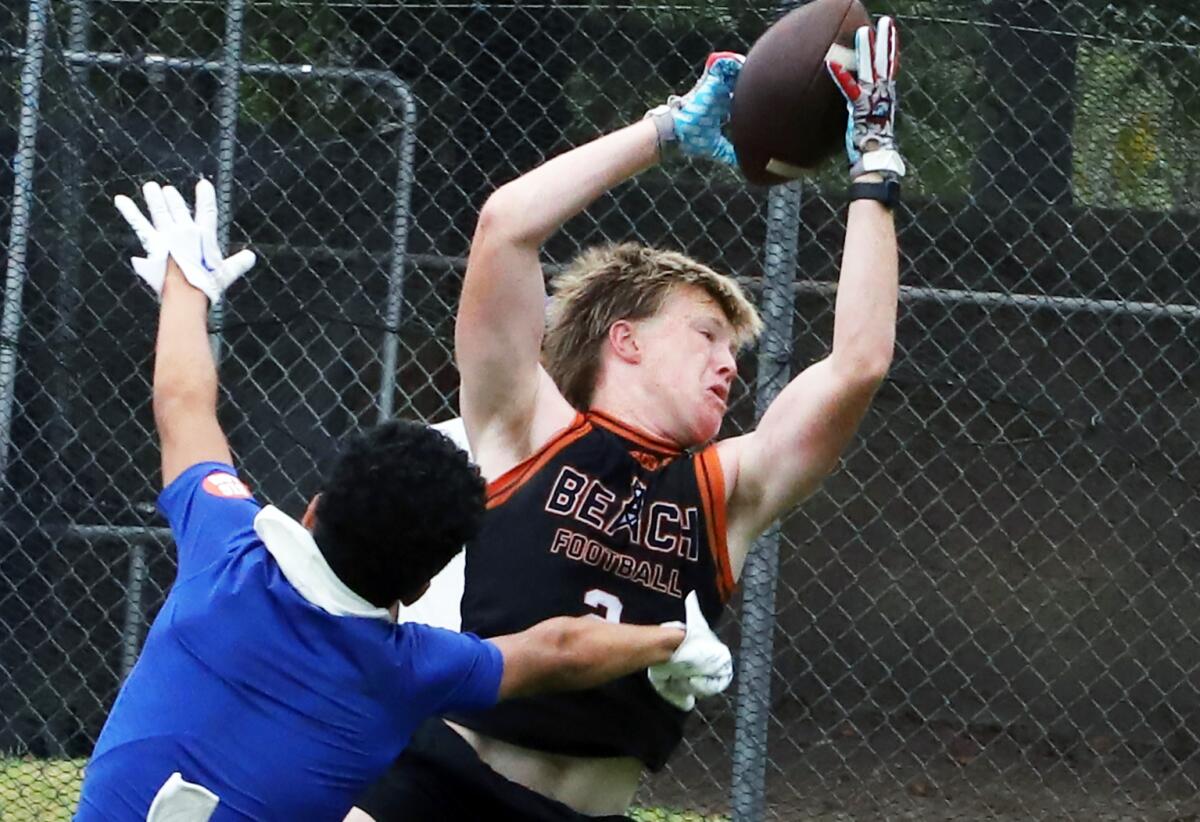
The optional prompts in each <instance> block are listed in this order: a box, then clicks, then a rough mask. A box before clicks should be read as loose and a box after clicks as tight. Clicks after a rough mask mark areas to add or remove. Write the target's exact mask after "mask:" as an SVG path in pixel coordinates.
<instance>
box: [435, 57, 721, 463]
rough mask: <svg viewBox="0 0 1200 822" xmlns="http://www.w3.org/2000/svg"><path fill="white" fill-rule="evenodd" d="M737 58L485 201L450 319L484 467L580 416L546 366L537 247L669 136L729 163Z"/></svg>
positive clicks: (468, 420)
mask: <svg viewBox="0 0 1200 822" xmlns="http://www.w3.org/2000/svg"><path fill="white" fill-rule="evenodd" d="M740 67H741V61H740V58H738V57H737V56H735V55H727V54H726V55H714V57H713V58H710V60H709V62H708V63H707V64H706V66H705V71H704V74H703V75H702V76H701V79H700V81H699V82H698V83H697V85H696V87H695V88H693V89H692V91H691V92H689V93H688V94H687V95H685V96H684V97H682V98H676V99H674V100H673V101H672V103H671V104H670V105H668V106H666V107H662V110H656V111H657V112H658V114H657V116H656V117H654V118H652V119H647V120H643V121H641V122H639V123H635V124H634V125H631V126H627V127H625V128H623V129H620V130H619V131H616V132H613V133H611V134H608V135H605V136H603V137H600V138H599V139H597V140H594V141H592V142H590V143H587V144H586V145H583V146H580V147H579V148H576V149H573V150H571V151H568V152H566V153H565V154H562V155H560V156H558V157H556V158H554V159H552V160H550V161H549V162H547V163H545V164H543V165H541V166H539V167H538V168H536V169H534V170H533V171H531V172H529V173H528V174H525V175H523V176H521V177H519V178H518V179H516V180H514V181H512V182H510V183H508V184H506V185H504V186H502V187H501V188H500V189H498V190H497V191H496V192H495V193H494V194H492V196H491V197H489V198H488V201H487V203H485V205H484V207H483V210H482V212H481V213H480V216H479V223H478V225H477V227H476V230H475V237H474V239H473V240H472V243H471V253H470V258H469V260H468V263H467V272H466V277H465V279H464V282H463V291H462V297H461V300H460V302H459V309H458V318H457V325H456V327H455V356H456V360H457V363H458V368H459V374H460V376H461V381H462V389H461V395H460V398H459V406H460V410H461V411H462V415H463V420H464V422H465V424H466V428H467V432H468V434H469V436H470V439H471V443H472V446H473V448H474V449H475V453H476V455H477V458H478V459H479V461H480V465H481V466H482V467H483V468H484V473H485V474H487V475H494V474H495V473H496V470H497V469H499V470H503V469H505V468H507V467H509V466H510V465H512V464H513V463H515V462H516V461H519V460H520V459H523V458H524V457H525V456H527V455H528V454H530V453H532V452H533V451H534V450H536V448H537V447H538V446H539V445H540V444H541V443H542V442H543V441H544V440H545V439H546V438H547V437H548V436H549V435H550V434H552V433H553V432H554V431H556V430H558V429H559V428H561V427H563V426H564V425H566V424H567V423H568V422H569V421H570V419H571V417H572V415H573V414H574V410H573V409H572V408H571V407H570V406H569V405H568V404H567V402H566V400H564V399H563V398H562V396H561V394H559V392H558V390H557V389H556V388H555V386H554V385H553V383H552V382H551V380H550V378H549V377H548V375H546V373H545V371H544V370H542V368H541V367H540V365H539V360H540V357H541V345H542V332H543V328H544V323H545V320H544V317H545V301H546V293H545V287H544V280H543V275H542V270H541V266H540V264H539V261H538V252H539V250H540V248H541V246H542V244H543V243H544V242H545V241H546V240H547V239H548V238H549V237H550V236H551V235H552V234H553V233H554V232H556V231H557V230H558V229H559V228H560V227H561V226H562V225H563V223H565V222H566V221H567V220H569V219H570V218H571V217H573V216H575V215H576V214H578V213H580V212H581V211H583V210H584V209H585V208H587V206H588V205H590V204H591V203H592V202H593V201H594V200H596V199H597V198H598V197H599V196H600V195H602V194H604V193H605V192H606V191H608V190H609V189H611V188H613V187H614V186H616V185H618V184H619V183H621V182H623V181H625V180H627V179H629V178H630V177H632V176H634V175H635V174H637V173H639V172H641V171H643V170H644V169H646V168H648V167H649V166H651V165H652V164H653V163H654V162H655V161H656V160H657V159H658V156H659V150H660V145H661V144H662V143H664V142H675V143H678V145H679V146H680V148H681V149H682V150H683V151H685V152H687V153H691V154H708V155H710V156H714V157H717V158H718V159H721V160H724V161H726V162H731V161H732V160H733V154H732V150H731V149H730V148H729V146H728V141H726V140H724V138H723V137H721V134H720V128H721V124H722V122H723V121H724V119H725V118H726V116H727V113H728V106H729V101H730V100H731V95H732V90H733V85H734V82H735V81H736V77H737V73H738V70H739V69H740Z"/></svg>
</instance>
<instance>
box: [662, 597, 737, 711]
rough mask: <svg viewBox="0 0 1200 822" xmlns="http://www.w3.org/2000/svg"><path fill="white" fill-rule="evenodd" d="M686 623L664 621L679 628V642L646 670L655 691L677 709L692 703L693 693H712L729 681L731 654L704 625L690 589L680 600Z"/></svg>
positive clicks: (698, 600)
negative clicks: (682, 603) (681, 600)
mask: <svg viewBox="0 0 1200 822" xmlns="http://www.w3.org/2000/svg"><path fill="white" fill-rule="evenodd" d="M684 609H685V611H686V613H687V623H686V624H682V623H679V622H668V623H665V626H664V627H673V628H683V629H684V630H685V631H686V632H687V633H686V634H685V636H684V638H683V642H681V643H679V647H678V648H676V649H675V653H673V654H671V658H670V659H669V660H667V661H666V662H663V663H660V664H658V665H653V666H651V667H650V668H649V669H648V670H647V671H646V674H647V676H648V677H649V678H650V684H651V685H653V686H654V690H655V691H657V692H658V695H659V696H661V697H662V698H663V699H665V700H666V701H667V702H670V703H671V704H672V705H674V706H675V707H676V708H678V709H679V710H681V711H690V710H691V709H692V708H694V707H695V706H696V697H698V696H699V697H705V696H713V695H715V694H719V693H721V691H724V690H725V689H726V688H728V687H729V683H730V682H732V681H733V657H732V656H731V655H730V653H729V648H728V647H726V645H725V643H724V642H722V641H721V640H719V639H717V635H716V634H714V633H713V632H712V629H711V628H709V627H708V620H706V619H705V618H704V613H703V612H702V611H701V610H700V598H699V597H697V596H696V592H695V591H692V592H691V593H690V594H688V595H687V599H685V600H684Z"/></svg>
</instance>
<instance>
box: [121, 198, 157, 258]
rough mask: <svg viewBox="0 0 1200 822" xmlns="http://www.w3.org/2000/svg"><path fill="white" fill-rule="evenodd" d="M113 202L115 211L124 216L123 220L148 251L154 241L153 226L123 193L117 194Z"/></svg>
mask: <svg viewBox="0 0 1200 822" xmlns="http://www.w3.org/2000/svg"><path fill="white" fill-rule="evenodd" d="M113 204H114V205H115V206H116V207H117V211H120V212H121V216H122V217H124V218H125V222H127V223H129V227H130V228H132V229H133V230H134V233H136V234H137V238H138V241H139V242H141V244H142V248H144V249H146V251H149V250H150V246H151V245H152V244H153V242H154V234H155V231H154V226H152V225H151V224H150V221H149V220H147V219H146V218H145V217H144V216H143V215H142V212H141V211H140V210H139V209H138V207H137V206H136V205H134V203H133V200H131V199H129V198H128V197H126V196H125V195H124V194H118V195H117V196H116V197H114V198H113Z"/></svg>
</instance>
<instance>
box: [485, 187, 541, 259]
mask: <svg viewBox="0 0 1200 822" xmlns="http://www.w3.org/2000/svg"><path fill="white" fill-rule="evenodd" d="M515 186H516V183H515V182H514V183H507V184H505V185H503V186H501V187H500V188H498V189H496V190H495V191H493V192H492V194H491V196H489V197H488V198H487V201H486V202H484V204H483V208H482V209H480V211H479V219H478V221H477V222H476V224H475V239H474V241H473V242H472V246H476V245H480V244H485V243H488V242H500V243H504V244H508V245H534V246H537V245H540V240H541V238H540V237H538V236H535V232H534V231H533V229H532V227H531V226H530V225H529V221H528V220H525V219H523V217H524V216H525V215H526V214H527V213H528V207H527V206H526V205H525V204H524V203H523V200H524V198H523V197H522V195H521V191H520V189H518V188H516V187H515Z"/></svg>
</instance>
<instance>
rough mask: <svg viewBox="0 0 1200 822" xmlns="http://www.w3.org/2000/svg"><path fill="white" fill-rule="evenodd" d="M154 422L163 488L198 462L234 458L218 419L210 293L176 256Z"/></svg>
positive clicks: (163, 320) (165, 301) (161, 336)
mask: <svg viewBox="0 0 1200 822" xmlns="http://www.w3.org/2000/svg"><path fill="white" fill-rule="evenodd" d="M154 423H155V425H156V426H157V428H158V438H159V441H160V442H161V444H162V482H163V487H164V488H165V487H166V486H168V485H170V484H171V482H172V480H174V479H175V478H176V477H177V476H179V475H180V474H181V473H183V471H184V470H185V469H187V468H188V467H190V466H192V465H195V464H196V463H198V462H210V461H211V462H223V463H226V464H229V463H231V462H232V459H233V457H232V456H231V454H230V453H229V444H228V442H227V441H226V439H225V433H224V432H223V431H222V430H221V425H220V423H219V422H217V366H216V363H215V362H214V361H213V355H212V348H211V347H210V345H209V341H208V297H206V296H204V292H202V291H200V289H198V288H195V287H194V286H192V285H191V284H190V283H189V282H188V281H187V280H186V279H184V276H183V272H182V271H181V270H180V269H179V266H178V265H177V264H176V263H175V260H174V259H171V260H170V261H169V262H168V264H167V277H166V282H165V283H164V284H163V293H162V309H161V310H160V311H159V314H158V341H157V342H156V343H155V347H154Z"/></svg>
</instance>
